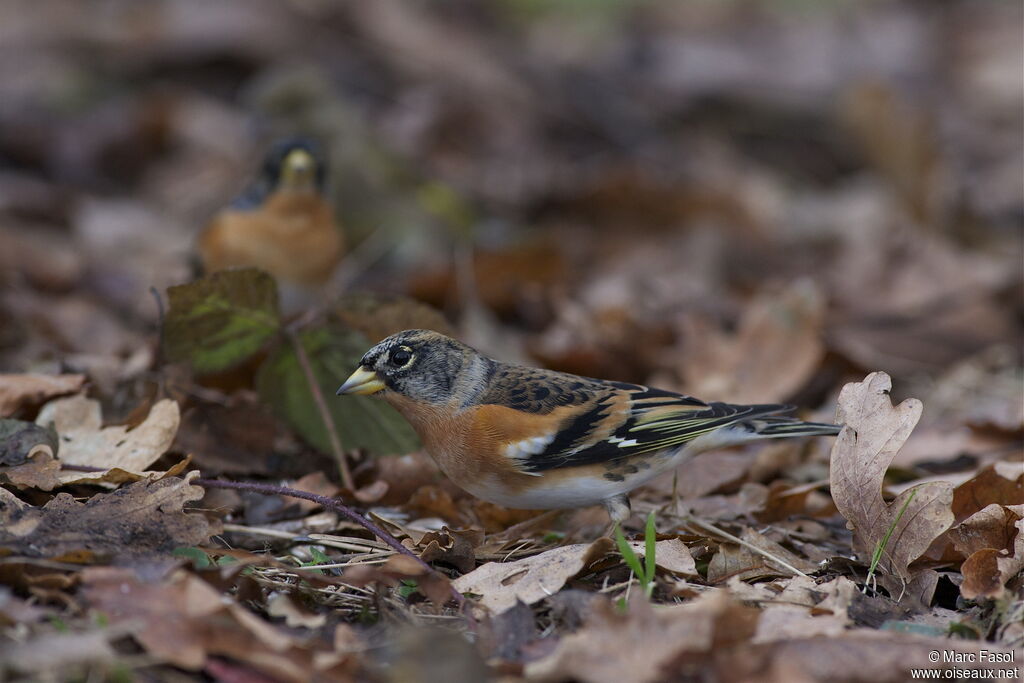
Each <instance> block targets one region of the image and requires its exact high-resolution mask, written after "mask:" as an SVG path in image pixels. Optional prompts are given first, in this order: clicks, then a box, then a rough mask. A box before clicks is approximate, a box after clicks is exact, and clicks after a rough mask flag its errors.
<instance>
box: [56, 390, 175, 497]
mask: <svg viewBox="0 0 1024 683" xmlns="http://www.w3.org/2000/svg"><path fill="white" fill-rule="evenodd" d="M179 420H180V414H179V412H178V404H177V402H175V401H173V400H170V399H169V398H165V399H163V400H161V401H158V402H157V403H156V404H155V405H154V407H153V409H151V411H150V415H148V416H147V417H146V419H145V420H144V421H143V422H142V423H141V424H140V425H138V426H137V427H135V428H133V429H131V430H129V429H128V428H127V427H123V426H115V427H106V428H103V427H102V416H101V413H100V408H99V401H97V400H92V399H90V398H86V397H85V395H83V394H79V395H76V396H71V397H69V398H58V399H56V400H52V401H50V402H49V403H47V404H46V405H44V407H43V409H42V410H41V411H40V412H39V417H38V418H37V419H36V423H37V424H39V425H43V426H46V425H50V424H52V425H53V427H54V428H55V429H56V430H57V433H58V434H59V435H60V454H59V456H60V460H61V462H63V463H67V464H70V465H80V466H85V467H100V468H104V469H110V468H113V467H120V468H121V469H123V470H127V471H129V472H142V471H143V470H145V468H146V467H148V466H150V465H152V464H153V463H155V462H157V460H158V459H159V458H160V457H161V456H162V455H164V453H165V452H166V451H167V449H169V447H170V445H171V443H172V442H173V441H174V434H175V433H176V432H177V429H178V423H179ZM79 476H80V475H79ZM96 476H97V477H99V476H100V473H97V474H96Z"/></svg>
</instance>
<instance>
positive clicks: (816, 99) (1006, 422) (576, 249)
mask: <svg viewBox="0 0 1024 683" xmlns="http://www.w3.org/2000/svg"><path fill="white" fill-rule="evenodd" d="M1022 21H1024V16H1022V9H1021V6H1020V3H1019V2H999V1H995V0H992V1H985V0H977V1H967V0H963V1H945V2H926V1H910V0H907V1H895V0H893V1H884V0H877V1H873V2H854V1H853V0H834V1H831V2H809V1H807V0H772V1H768V0H762V1H755V0H691V1H689V2H676V1H674V0H636V1H632V2H629V1H626V0H549V1H547V2H541V1H539V0H495V1H494V2H487V3H483V2H471V1H468V0H447V1H444V2H423V1H420V2H417V1H412V0H407V1H400V0H375V1H374V2H354V1H350V2H331V1H328V0H291V1H290V2H283V1H277V0H220V1H219V2H216V3H209V2H204V1H202V0H164V1H152V2H145V3H138V2H130V1H109V2H100V1H94V2H81V1H79V0H31V1H28V0H8V1H7V2H4V3H3V4H2V5H0V369H2V370H4V371H8V372H10V371H26V370H30V369H33V370H41V371H54V370H58V369H59V370H65V371H76V372H85V373H87V374H88V375H89V376H90V378H91V380H92V382H93V386H94V387H95V389H96V391H98V392H99V393H101V394H102V393H104V392H106V393H107V394H111V393H115V392H116V391H117V390H118V387H121V386H123V384H124V383H125V382H130V381H131V380H133V379H134V378H144V377H146V373H148V372H151V371H152V369H153V367H154V363H155V360H154V359H155V348H156V334H155V331H156V324H157V319H158V307H157V305H156V302H155V300H154V298H153V296H152V295H151V294H150V292H149V289H150V287H155V288H156V289H157V290H158V291H163V289H164V288H165V287H167V286H168V285H172V284H177V283H181V282H185V281H188V280H189V279H191V278H192V277H193V276H194V265H193V264H194V263H195V261H196V247H195V245H196V237H197V235H198V234H199V233H200V231H201V230H202V228H203V226H204V225H205V224H206V223H207V221H208V220H209V219H210V218H211V216H213V215H214V214H216V213H217V212H218V211H219V210H220V209H222V208H223V207H225V206H227V205H228V204H229V203H230V202H231V200H232V199H233V198H234V197H236V196H237V195H239V194H240V193H241V192H242V190H243V189H244V188H245V187H246V186H247V185H248V184H249V183H250V182H251V181H252V179H253V178H254V177H255V176H256V175H257V173H258V172H259V168H260V165H261V163H262V159H263V156H264V154H265V153H266V151H267V149H268V148H269V147H270V146H271V145H272V144H273V143H274V142H275V141H276V140H279V139H280V138H282V137H284V136H292V135H302V136H305V137H308V138H312V139H315V140H317V141H318V142H319V143H320V144H321V145H322V147H323V149H324V150H325V155H326V156H327V158H328V159H329V163H330V175H329V182H328V186H327V188H326V191H327V193H328V195H329V197H330V199H331V200H332V202H333V206H334V207H335V212H336V216H337V220H338V223H339V225H340V226H341V230H342V232H343V233H344V235H345V243H346V256H345V259H344V261H343V264H344V265H343V267H344V268H346V277H345V279H344V282H345V285H346V287H347V288H348V289H349V290H361V291H374V292H382V293H397V294H405V295H409V296H412V297H414V298H416V299H419V300H421V301H423V302H426V303H429V304H432V305H433V306H436V307H437V308H439V309H440V310H441V311H442V312H443V313H444V314H445V316H446V317H447V318H448V320H449V321H451V323H452V324H453V325H454V326H455V329H457V330H458V331H459V333H460V335H461V336H463V337H464V338H465V339H467V340H469V341H471V342H473V343H475V344H477V345H479V346H480V347H481V348H482V349H483V350H485V351H488V352H490V353H492V354H494V355H497V356H500V357H503V358H508V359H521V360H525V361H527V362H530V363H534V364H540V365H546V366H549V367H553V368H558V369H562V370H568V371H572V372H577V373H581V374H587V375H593V376H601V377H608V378H615V379H620V380H630V381H639V382H650V383H655V384H658V385H660V386H663V387H666V388H672V389H678V390H683V391H686V392H689V393H693V394H695V395H698V396H701V397H703V398H707V399H729V400H731V401H734V402H747V401H757V402H766V401H777V400H784V401H795V402H798V403H800V404H801V405H804V406H807V407H809V408H816V409H817V410H818V413H817V414H818V415H819V416H821V417H826V418H827V417H828V416H829V415H830V413H831V411H832V409H833V406H834V398H835V394H836V392H837V391H838V389H839V387H840V386H841V385H842V383H843V382H844V381H846V380H848V379H851V378H860V377H863V375H864V374H865V372H866V371H868V370H884V371H886V372H888V373H890V374H891V375H893V377H894V384H895V387H896V389H895V393H897V394H898V395H899V396H905V395H916V396H918V397H920V398H922V399H923V400H924V402H925V406H926V410H925V417H924V420H923V424H925V425H931V426H933V427H934V429H935V430H936V433H937V434H940V435H941V436H942V438H941V439H940V440H936V443H937V444H938V445H935V446H934V448H935V449H938V451H941V453H942V454H948V455H952V454H955V453H957V452H960V451H962V450H963V449H964V448H966V447H967V445H966V444H968V442H970V440H971V439H978V438H980V437H979V434H981V435H984V434H987V433H992V432H998V433H1000V434H1002V435H1003V436H1004V437H1005V436H1006V435H1014V434H1016V435H1018V436H1019V433H1020V430H1021V426H1022V422H1021V420H1022V408H1021V400H1022V363H1021V355H1020V354H1021V339H1022V327H1024V322H1022V321H1024V309H1022V277H1021V268H1022V247H1021V237H1022V230H1021V228H1022V224H1024V189H1022V187H1024V170H1022V159H1024V139H1022V126H1024V116H1022V102H1024V78H1022V63H1024V48H1022V38H1021V35H1022V31H1021V29H1022ZM968 427H969V429H968ZM971 443H973V442H971ZM1003 443H1005V442H1003ZM939 454H940V453H938V452H935V453H932V455H939Z"/></svg>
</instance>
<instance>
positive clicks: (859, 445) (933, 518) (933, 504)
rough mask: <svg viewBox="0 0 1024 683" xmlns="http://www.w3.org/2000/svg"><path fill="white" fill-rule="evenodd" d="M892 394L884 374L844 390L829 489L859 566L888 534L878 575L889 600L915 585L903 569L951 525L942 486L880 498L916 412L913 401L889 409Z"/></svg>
mask: <svg viewBox="0 0 1024 683" xmlns="http://www.w3.org/2000/svg"><path fill="white" fill-rule="evenodd" d="M891 388H892V380H890V379H889V376H888V375H886V374H885V373H883V372H874V373H871V374H870V375H868V376H867V378H866V379H865V380H864V381H863V382H858V383H851V384H847V385H846V386H845V387H843V390H842V392H841V393H840V394H839V409H838V415H837V421H838V422H839V423H840V424H842V425H844V427H843V431H842V432H840V434H839V437H838V438H837V439H836V443H835V444H834V445H833V447H832V458H831V468H830V483H831V488H832V497H833V499H834V500H835V503H836V507H837V508H838V509H839V512H840V513H841V514H842V515H843V517H845V518H846V520H847V527H849V528H850V529H851V530H852V531H853V548H854V550H855V551H856V553H857V555H858V557H859V558H860V559H861V561H862V562H865V563H870V562H871V556H872V553H873V552H874V550H875V547H876V546H877V545H878V544H879V543H880V542H881V541H882V539H883V538H884V537H885V535H886V534H887V533H888V532H889V530H890V529H892V533H891V536H890V538H889V540H888V543H887V544H886V547H885V549H884V551H883V553H882V558H881V560H880V561H879V563H878V567H879V570H880V572H881V575H882V580H883V585H884V586H885V587H886V589H887V590H889V591H890V594H891V595H892V596H893V597H894V598H895V597H897V596H898V595H900V594H901V593H902V591H903V589H904V588H905V587H906V585H907V584H909V583H910V582H911V580H912V579H913V578H914V577H915V572H914V571H913V570H911V569H910V568H909V565H910V563H911V562H913V561H914V560H916V559H917V558H919V557H920V556H921V555H922V554H924V552H925V551H926V550H928V546H930V545H931V543H932V541H934V540H935V538H936V537H938V536H939V534H941V533H943V532H944V531H946V529H948V528H949V527H950V526H951V525H952V524H953V512H952V510H951V508H950V506H951V505H952V502H953V490H952V487H951V486H950V485H949V484H948V483H946V482H932V483H928V484H921V485H919V486H915V487H913V488H911V489H908V490H906V491H903V492H902V493H900V495H898V496H897V497H896V499H895V500H893V501H892V502H891V503H889V504H886V502H885V500H884V499H883V498H882V479H883V477H884V476H885V471H886V469H888V467H889V463H890V462H892V459H893V457H894V456H895V455H896V452H897V451H898V450H899V449H900V446H902V445H903V442H904V441H906V440H907V437H908V436H910V432H911V431H912V430H913V429H914V425H916V424H917V421H918V419H919V418H920V416H921V409H922V406H921V402H920V401H918V400H916V399H907V400H905V401H903V402H902V403H900V404H899V405H898V406H896V407H895V408H894V407H893V405H892V403H891V401H890V400H889V390H890V389H891ZM911 496H913V499H912V500H910V498H911ZM908 501H909V502H908ZM904 506H906V509H905V511H903V513H902V515H901V510H903V509H904ZM897 518H899V519H898V521H897ZM926 592H927V591H922V593H926Z"/></svg>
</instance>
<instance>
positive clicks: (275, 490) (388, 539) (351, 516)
mask: <svg viewBox="0 0 1024 683" xmlns="http://www.w3.org/2000/svg"><path fill="white" fill-rule="evenodd" d="M192 483H193V484H195V485H196V486H202V487H204V488H214V489H217V488H220V489H235V490H237V491H253V492H255V493H265V494H268V495H277V496H288V497H290V498H301V499H303V500H308V501H312V502H314V503H316V504H318V505H320V506H322V507H324V508H326V509H328V510H333V511H334V512H337V513H338V514H339V515H341V516H342V517H345V518H346V519H348V520H350V521H352V522H355V523H356V524H358V525H360V526H361V527H363V528H364V529H366V530H368V531H369V532H370V533H372V534H373V535H374V536H376V537H377V538H379V539H380V540H382V541H383V542H384V543H386V544H388V546H390V547H391V548H393V549H394V550H395V551H396V552H398V553H401V554H402V555H407V556H408V557H411V558H412V559H414V560H415V561H416V563H417V564H419V565H420V566H421V567H423V568H424V569H425V570H427V571H428V572H430V573H434V568H433V567H431V566H430V565H429V564H427V563H426V562H424V561H423V560H422V559H420V557H419V555H417V554H416V553H414V552H413V551H411V550H409V549H408V548H406V547H405V546H404V545H402V543H401V542H400V541H399V540H398V539H397V538H395V537H394V536H392V535H391V534H389V533H388V532H387V531H385V530H384V529H383V528H382V527H380V526H379V525H378V524H377V523H376V522H373V521H371V520H370V519H368V518H366V517H364V516H363V515H361V514H359V513H358V512H356V511H355V510H353V509H352V508H350V507H349V506H347V505H345V504H344V503H342V502H341V501H339V500H337V499H335V498H328V497H327V496H321V495H317V494H316V493H309V492H308V491H299V490H297V489H291V488H288V487H287V486H276V485H274V484H260V483H257V482H251V481H220V480H219V479H193V480H192ZM451 592H452V598H453V599H454V600H455V602H456V603H458V605H459V607H460V609H463V610H464V612H465V614H466V615H467V617H469V618H470V623H471V624H472V623H473V621H472V615H470V613H469V611H468V609H466V608H467V607H468V603H467V602H466V598H465V597H463V595H462V593H460V592H459V591H457V590H455V587H454V586H452V588H451Z"/></svg>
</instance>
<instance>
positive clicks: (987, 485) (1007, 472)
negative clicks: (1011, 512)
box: [953, 462, 1024, 521]
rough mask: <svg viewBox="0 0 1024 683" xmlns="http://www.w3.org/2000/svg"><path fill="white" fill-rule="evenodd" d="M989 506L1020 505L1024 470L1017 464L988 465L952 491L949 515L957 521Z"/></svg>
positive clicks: (999, 463)
mask: <svg viewBox="0 0 1024 683" xmlns="http://www.w3.org/2000/svg"><path fill="white" fill-rule="evenodd" d="M993 503H996V504H999V505H1024V466H1022V464H1021V463H1020V462H997V463H994V464H992V465H989V466H988V467H986V468H984V469H982V470H981V471H980V472H978V473H977V474H976V475H975V476H974V477H972V478H971V479H969V480H968V481H965V482H964V483H962V484H960V485H959V486H957V487H956V490H955V491H953V514H954V515H955V516H956V519H957V521H961V520H964V519H966V518H967V517H970V516H971V515H973V514H974V513H976V512H978V511H979V510H982V509H984V508H985V507H987V506H988V505H991V504H993Z"/></svg>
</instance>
